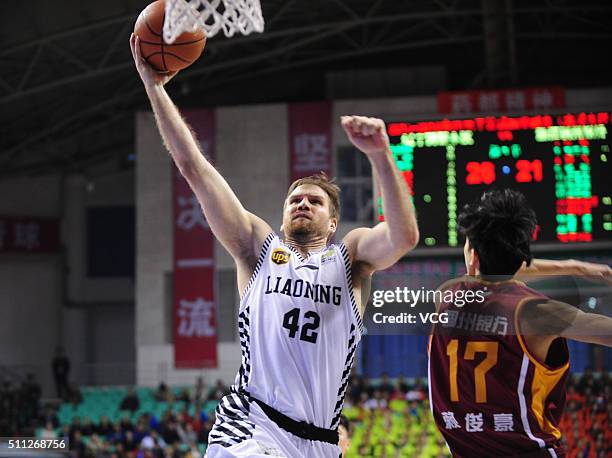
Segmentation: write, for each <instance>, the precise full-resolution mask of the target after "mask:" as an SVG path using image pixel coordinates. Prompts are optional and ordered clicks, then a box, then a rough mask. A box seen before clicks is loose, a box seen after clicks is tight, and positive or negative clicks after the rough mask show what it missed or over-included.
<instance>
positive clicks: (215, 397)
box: [208, 379, 229, 401]
mask: <svg viewBox="0 0 612 458" xmlns="http://www.w3.org/2000/svg"><path fill="white" fill-rule="evenodd" d="M226 394H229V388H228V387H227V386H226V385H225V384H224V383H223V380H221V379H219V380H217V383H215V386H214V387H212V388H211V389H210V392H209V393H208V400H209V401H219V400H220V399H221V398H222V397H223V396H225V395H226Z"/></svg>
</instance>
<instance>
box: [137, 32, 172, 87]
mask: <svg viewBox="0 0 612 458" xmlns="http://www.w3.org/2000/svg"><path fill="white" fill-rule="evenodd" d="M130 48H131V49H132V57H133V58H134V64H135V65H136V70H138V74H139V75H140V78H141V79H142V82H143V83H144V84H145V86H164V85H165V84H166V83H167V82H168V81H170V80H171V79H172V78H173V77H174V75H176V74H177V73H178V70H175V71H173V72H167V73H160V72H158V71H157V70H155V69H153V67H151V65H149V64H148V63H147V61H145V60H144V58H143V57H142V54H141V51H140V40H139V38H138V37H137V36H136V35H134V34H132V36H131V37H130Z"/></svg>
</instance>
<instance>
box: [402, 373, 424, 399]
mask: <svg viewBox="0 0 612 458" xmlns="http://www.w3.org/2000/svg"><path fill="white" fill-rule="evenodd" d="M424 399H425V390H424V389H423V384H422V382H421V379H418V378H417V379H416V381H415V384H414V386H413V387H412V388H410V389H409V390H408V393H406V401H422V400H424Z"/></svg>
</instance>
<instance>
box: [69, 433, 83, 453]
mask: <svg viewBox="0 0 612 458" xmlns="http://www.w3.org/2000/svg"><path fill="white" fill-rule="evenodd" d="M68 446H69V447H70V450H72V451H74V452H75V453H76V456H78V457H79V458H80V457H82V456H85V451H86V447H85V443H84V442H83V440H82V438H81V432H80V431H78V430H76V431H74V435H73V436H72V439H71V440H70V442H69V444H68Z"/></svg>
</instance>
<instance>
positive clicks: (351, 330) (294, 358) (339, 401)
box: [210, 234, 363, 446]
mask: <svg viewBox="0 0 612 458" xmlns="http://www.w3.org/2000/svg"><path fill="white" fill-rule="evenodd" d="M362 327H363V325H362V321H361V317H360V315H359V310H358V309H357V304H356V302H355V297H354V293H353V286H352V280H351V269H350V261H349V256H348V253H347V250H346V247H345V246H344V244H343V243H340V244H339V245H330V246H328V247H326V248H325V249H323V250H321V251H319V252H316V253H311V254H310V255H309V257H308V258H306V259H304V258H303V256H302V255H301V254H300V253H299V252H298V251H297V250H295V249H293V248H291V247H290V246H288V245H285V244H284V243H283V242H282V241H281V240H280V239H279V238H278V236H277V235H276V234H270V235H269V236H268V237H267V238H266V240H265V241H264V244H263V247H262V250H261V253H260V256H259V259H258V260H257V264H256V266H255V270H254V272H253V275H252V277H251V279H250V281H249V284H248V286H247V288H246V290H245V292H244V294H243V296H242V298H241V301H240V310H239V320H238V328H239V334H240V345H241V351H242V364H241V366H240V370H239V371H238V374H237V375H236V382H235V384H234V386H233V387H232V394H230V395H228V396H226V397H225V398H224V399H223V400H222V401H221V403H220V404H219V407H218V409H217V422H216V423H215V427H214V428H213V431H211V434H210V441H211V443H218V444H220V445H223V446H230V445H232V444H237V443H239V442H240V441H241V440H247V439H249V438H250V437H251V436H252V431H253V428H254V426H255V425H254V424H253V423H254V422H253V416H252V415H250V414H249V411H250V410H251V408H250V404H251V402H250V401H249V397H254V398H256V399H259V400H260V401H263V402H264V403H266V404H268V405H269V406H271V407H273V408H274V409H276V410H277V411H279V412H281V413H283V414H284V415H286V416H288V417H290V418H292V419H294V420H296V421H305V422H307V423H310V424H313V425H315V426H318V427H319V428H325V429H336V428H337V427H338V423H339V421H340V413H341V411H342V405H343V399H344V394H345V392H346V388H347V384H348V376H349V373H350V369H351V366H352V364H353V359H354V357H355V349H356V347H357V343H358V342H359V340H360V339H361V331H362Z"/></svg>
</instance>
